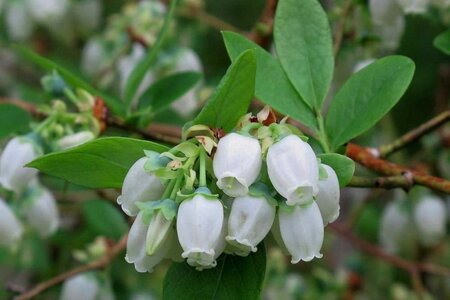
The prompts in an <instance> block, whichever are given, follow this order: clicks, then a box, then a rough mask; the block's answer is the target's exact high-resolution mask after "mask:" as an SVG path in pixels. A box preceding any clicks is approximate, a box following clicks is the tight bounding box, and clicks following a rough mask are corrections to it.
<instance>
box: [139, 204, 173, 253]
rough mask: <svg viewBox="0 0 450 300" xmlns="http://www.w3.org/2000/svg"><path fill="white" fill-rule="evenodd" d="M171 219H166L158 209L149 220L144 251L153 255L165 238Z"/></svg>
mask: <svg viewBox="0 0 450 300" xmlns="http://www.w3.org/2000/svg"><path fill="white" fill-rule="evenodd" d="M172 223H173V220H170V221H169V220H167V219H166V218H165V217H164V215H163V213H162V212H161V211H158V212H157V213H156V214H155V215H154V216H153V217H152V219H151V220H150V224H149V226H148V231H147V241H146V249H147V250H146V252H147V254H148V255H153V254H154V253H155V252H156V251H158V250H159V249H160V248H161V246H162V245H163V244H164V242H165V241H166V240H167V237H168V233H169V232H170V230H171V228H172Z"/></svg>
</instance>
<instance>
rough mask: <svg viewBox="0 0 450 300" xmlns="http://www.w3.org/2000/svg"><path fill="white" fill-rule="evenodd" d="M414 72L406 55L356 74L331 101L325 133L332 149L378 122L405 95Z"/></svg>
mask: <svg viewBox="0 0 450 300" xmlns="http://www.w3.org/2000/svg"><path fill="white" fill-rule="evenodd" d="M413 74H414V62H413V61H412V60H411V59H409V58H407V57H404V56H389V57H385V58H382V59H380V60H378V61H376V62H374V63H372V64H370V65H369V66H367V67H365V68H364V69H362V70H360V71H359V72H357V73H355V74H353V76H352V77H350V79H349V80H347V82H346V83H345V84H344V86H343V87H342V88H341V89H340V90H339V92H338V93H337V94H336V96H335V97H334V99H333V101H332V102H331V105H330V108H329V110H328V114H327V116H326V132H327V134H328V137H329V140H330V144H331V146H332V148H333V149H336V148H337V147H339V146H340V145H343V144H344V143H346V142H348V141H349V140H350V139H352V138H354V137H356V136H358V135H360V134H362V133H363V132H365V131H366V130H367V129H369V128H371V127H372V126H373V125H375V123H376V122H378V121H379V120H380V119H381V118H382V117H383V116H384V115H385V114H386V113H387V112H388V111H389V110H390V109H391V108H392V107H393V106H394V105H395V104H396V103H397V102H398V101H399V100H400V98H401V97H402V95H403V94H404V93H405V91H406V89H407V87H408V85H409V84H410V82H411V80H412V77H413Z"/></svg>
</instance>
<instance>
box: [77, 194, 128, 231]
mask: <svg viewBox="0 0 450 300" xmlns="http://www.w3.org/2000/svg"><path fill="white" fill-rule="evenodd" d="M83 215H84V220H85V222H86V225H87V227H88V228H89V229H91V230H93V231H94V233H95V234H96V235H101V236H105V237H108V238H113V239H115V240H118V239H119V238H120V237H121V236H122V235H123V234H124V233H125V232H126V231H127V230H128V225H127V222H126V220H125V218H124V215H123V214H122V213H120V212H119V211H118V210H117V208H116V207H115V206H114V205H112V204H111V203H110V202H107V201H105V200H90V201H85V202H83ZM99 216H102V217H101V218H99Z"/></svg>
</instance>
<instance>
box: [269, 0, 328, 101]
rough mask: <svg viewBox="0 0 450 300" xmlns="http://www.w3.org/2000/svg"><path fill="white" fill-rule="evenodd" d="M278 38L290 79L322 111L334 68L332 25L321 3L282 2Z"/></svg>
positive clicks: (277, 20) (308, 0)
mask: <svg viewBox="0 0 450 300" xmlns="http://www.w3.org/2000/svg"><path fill="white" fill-rule="evenodd" d="M274 38H275V45H276V49H277V55H278V57H279V60H280V62H281V65H282V66H283V69H284V70H285V72H286V74H287V76H288V78H289V79H290V80H291V82H292V84H293V85H294V87H295V88H296V89H297V91H298V92H299V93H300V95H301V96H302V97H303V99H305V101H307V102H308V103H309V104H310V106H311V107H315V108H317V109H319V108H320V106H321V104H322V102H323V100H324V99H325V96H326V94H327V92H328V88H329V86H330V83H331V79H332V77H333V68H334V56H333V43H332V40H331V31H330V25H329V23H328V18H327V15H326V13H325V11H324V10H323V8H322V6H321V5H320V3H319V1H318V0H301V1H299V0H280V1H279V3H278V6H277V12H276V16H275V28H274Z"/></svg>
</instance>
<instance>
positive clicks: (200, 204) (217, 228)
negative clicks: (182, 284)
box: [177, 193, 224, 270]
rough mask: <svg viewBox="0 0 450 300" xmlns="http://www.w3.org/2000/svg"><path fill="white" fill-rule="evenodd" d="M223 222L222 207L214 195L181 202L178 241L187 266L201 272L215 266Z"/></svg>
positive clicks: (199, 194)
mask: <svg viewBox="0 0 450 300" xmlns="http://www.w3.org/2000/svg"><path fill="white" fill-rule="evenodd" d="M223 221H224V212H223V206H222V203H220V201H219V199H217V198H216V197H215V196H212V195H205V194H203V193H197V194H196V195H195V196H194V197H193V198H192V199H186V200H184V201H183V202H181V204H180V207H179V208H178V215H177V233H178V240H179V241H180V244H181V247H182V248H183V250H184V252H183V253H182V257H183V258H187V263H188V264H189V265H191V266H194V267H196V268H197V269H199V270H202V269H205V268H211V267H215V266H216V264H217V263H216V260H215V257H216V252H215V249H216V247H217V245H218V243H219V239H220V236H221V233H222V228H223Z"/></svg>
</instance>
